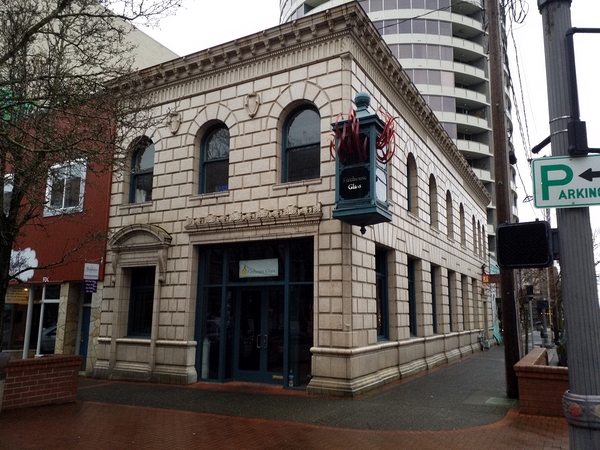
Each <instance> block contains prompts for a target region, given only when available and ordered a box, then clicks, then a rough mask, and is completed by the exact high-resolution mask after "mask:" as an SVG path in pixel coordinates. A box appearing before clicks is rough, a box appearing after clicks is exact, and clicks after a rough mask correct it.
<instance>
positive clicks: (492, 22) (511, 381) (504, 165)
mask: <svg viewBox="0 0 600 450" xmlns="http://www.w3.org/2000/svg"><path fill="white" fill-rule="evenodd" d="M488 12H489V43H490V44H489V45H490V97H491V103H492V134H493V141H494V176H495V178H496V183H495V186H494V189H495V194H496V195H495V198H496V225H499V224H502V223H510V222H512V213H511V202H510V189H509V187H510V182H509V176H508V173H509V167H510V164H509V163H508V151H507V150H506V147H507V145H506V142H507V133H506V113H505V109H504V83H503V78H504V76H503V74H504V52H503V50H502V38H501V36H500V14H499V6H498V0H491V1H490V2H489V5H488ZM500 292H501V294H500V296H501V297H500V303H501V305H502V325H503V330H504V332H503V335H502V337H503V341H504V365H505V372H506V395H507V396H508V397H510V398H519V380H518V379H517V374H516V372H515V368H514V367H515V364H517V363H518V362H519V359H520V349H519V331H518V322H517V317H518V316H517V308H516V304H515V280H514V272H513V270H512V269H503V268H500Z"/></svg>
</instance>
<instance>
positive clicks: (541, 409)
mask: <svg viewBox="0 0 600 450" xmlns="http://www.w3.org/2000/svg"><path fill="white" fill-rule="evenodd" d="M515 372H516V375H517V378H518V380H519V402H520V404H521V413H522V414H533V415H539V416H551V417H564V412H563V405H562V397H563V394H564V393H565V391H567V390H568V389H569V368H568V367H557V366H549V365H548V354H547V353H546V349H544V348H535V349H533V350H532V351H531V352H529V353H528V354H527V356H525V357H524V358H523V359H521V360H520V361H519V362H518V363H517V364H515Z"/></svg>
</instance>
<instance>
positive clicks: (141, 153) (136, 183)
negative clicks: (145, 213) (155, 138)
mask: <svg viewBox="0 0 600 450" xmlns="http://www.w3.org/2000/svg"><path fill="white" fill-rule="evenodd" d="M153 174H154V143H153V142H152V141H151V140H150V139H148V138H146V137H143V138H140V139H138V141H137V142H136V144H135V146H134V150H133V153H132V155H131V186H130V190H129V202H130V203H143V202H149V201H152V178H153Z"/></svg>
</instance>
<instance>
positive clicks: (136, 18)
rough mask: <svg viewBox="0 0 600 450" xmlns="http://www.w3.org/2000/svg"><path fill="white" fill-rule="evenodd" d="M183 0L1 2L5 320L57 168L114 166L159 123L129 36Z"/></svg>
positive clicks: (0, 269)
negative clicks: (21, 243) (27, 240)
mask: <svg viewBox="0 0 600 450" xmlns="http://www.w3.org/2000/svg"><path fill="white" fill-rule="evenodd" d="M180 3H181V0H120V1H116V0H44V1H40V0H0V182H1V183H2V185H3V188H4V189H3V190H4V195H3V196H2V197H0V316H1V313H2V311H3V310H4V303H5V296H6V293H7V289H8V286H9V282H10V281H11V280H12V279H17V276H18V275H19V274H23V273H25V272H26V271H27V270H29V269H31V268H33V267H27V265H26V264H24V263H23V261H22V260H19V261H18V264H13V265H12V270H11V253H12V250H13V248H14V246H15V243H16V242H17V240H18V239H19V238H20V237H21V236H22V234H23V230H24V229H25V228H26V227H27V226H31V224H34V225H35V226H40V221H37V222H36V218H38V217H40V214H41V213H42V212H43V209H44V206H45V204H46V202H47V199H46V188H47V186H48V183H52V181H53V180H52V172H51V169H52V168H53V167H55V165H56V164H57V163H64V162H69V161H83V162H84V163H85V164H86V170H87V171H88V172H89V171H96V172H102V171H110V170H113V169H114V168H115V167H116V166H115V164H118V162H119V161H122V160H124V158H123V155H124V154H125V152H126V151H127V149H126V147H125V137H126V136H130V135H132V134H137V133H136V130H139V131H138V133H139V132H143V130H145V129H147V127H148V126H149V124H150V121H151V120H152V118H151V117H150V114H148V113H147V105H148V102H149V101H150V100H151V99H149V98H147V96H146V95H145V94H144V93H143V92H142V90H140V89H131V87H132V86H135V85H136V78H139V74H138V72H137V69H136V66H135V61H134V55H135V48H134V47H133V45H132V44H131V43H130V42H131V41H130V40H128V39H127V36H128V34H129V33H131V32H133V31H134V28H133V26H132V24H142V25H150V26H151V25H154V24H156V23H157V20H159V19H160V18H161V17H164V16H165V15H168V14H170V13H172V12H173V11H174V10H175V8H177V7H179V6H180ZM65 170H71V169H65ZM72 170H75V169H72ZM54 181H56V180H54ZM73 250H74V249H65V252H64V253H65V254H69V252H72V251H73ZM13 256H14V255H13ZM13 262H14V261H13ZM59 262H60V261H57V262H56V263H59ZM1 327H2V323H1V322H0V335H2V328H1Z"/></svg>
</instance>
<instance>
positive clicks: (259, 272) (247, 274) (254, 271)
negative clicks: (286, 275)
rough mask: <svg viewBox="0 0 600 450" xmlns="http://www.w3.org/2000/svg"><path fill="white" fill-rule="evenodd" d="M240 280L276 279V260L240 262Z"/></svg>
mask: <svg viewBox="0 0 600 450" xmlns="http://www.w3.org/2000/svg"><path fill="white" fill-rule="evenodd" d="M239 275H240V278H263V277H276V276H278V275H279V261H278V260H277V258H271V259H252V260H247V261H243V260H241V261H240V273H239Z"/></svg>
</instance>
